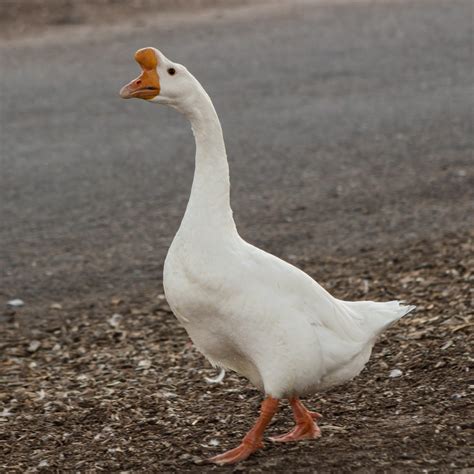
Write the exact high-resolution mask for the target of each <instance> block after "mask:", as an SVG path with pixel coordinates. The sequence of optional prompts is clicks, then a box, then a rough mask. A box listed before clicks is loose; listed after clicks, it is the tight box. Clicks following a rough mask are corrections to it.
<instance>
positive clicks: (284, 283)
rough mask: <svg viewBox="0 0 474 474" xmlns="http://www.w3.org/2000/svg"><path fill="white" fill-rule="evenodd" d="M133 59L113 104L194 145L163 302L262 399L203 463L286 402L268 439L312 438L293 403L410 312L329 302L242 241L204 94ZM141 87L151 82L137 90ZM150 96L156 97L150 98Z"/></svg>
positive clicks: (177, 68)
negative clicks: (155, 116)
mask: <svg viewBox="0 0 474 474" xmlns="http://www.w3.org/2000/svg"><path fill="white" fill-rule="evenodd" d="M136 59H137V61H138V63H139V64H140V65H141V67H142V69H143V73H142V75H141V76H140V77H139V78H138V79H137V80H135V81H132V82H131V83H130V84H128V85H127V86H125V87H124V88H123V89H122V91H121V95H122V97H124V98H128V97H139V98H144V99H146V100H148V101H150V102H157V103H165V104H167V105H170V106H172V107H174V108H176V109H177V110H178V111H180V112H181V113H183V114H184V115H185V116H186V117H187V118H188V119H189V121H190V122H191V126H192V129H193V133H194V136H195V140H196V160H195V174H194V180H193V185H192V190H191V196H190V199H189V202H188V206H187V208H186V212H185V215H184V217H183V220H182V223H181V225H180V228H179V230H178V232H177V234H176V236H175V238H174V240H173V242H172V245H171V247H170V249H169V252H168V255H167V257H166V261H165V266H164V274H163V284H164V288H165V294H166V298H167V300H168V302H169V304H170V307H171V309H172V310H173V313H174V314H175V315H176V317H177V318H178V320H179V321H180V322H181V324H182V325H183V326H184V327H185V328H186V331H187V332H188V334H189V336H190V337H191V339H192V340H193V342H194V344H195V345H196V347H197V348H198V349H199V350H200V351H201V352H202V353H203V354H204V355H205V356H206V357H207V358H208V359H209V361H210V362H211V363H212V364H214V365H216V366H220V367H223V368H228V369H231V370H234V371H236V372H238V373H239V374H241V375H243V376H245V377H246V378H248V379H249V380H250V381H251V382H252V383H253V384H254V385H255V386H256V387H258V388H259V389H260V390H262V391H263V392H264V393H265V395H266V396H267V398H266V400H265V401H264V403H263V404H262V412H261V415H260V418H259V420H258V422H257V424H256V425H255V427H254V428H253V430H251V431H250V432H249V434H248V435H247V436H246V438H244V441H243V442H242V444H241V446H239V447H238V448H236V449H235V450H232V451H231V452H228V453H225V454H224V455H221V456H218V457H216V458H214V459H213V461H214V462H217V463H220V464H225V463H233V462H237V461H240V460H242V459H245V458H246V457H247V456H248V455H250V454H251V452H253V451H255V450H256V449H258V447H259V446H260V444H261V437H262V435H263V431H262V430H263V429H264V428H265V426H266V424H267V423H268V421H269V420H267V418H268V416H270V415H271V416H273V414H274V412H275V411H276V409H277V408H276V407H277V406H278V403H276V402H275V400H279V399H281V398H289V399H290V401H291V403H292V407H293V411H294V414H295V419H296V421H297V426H296V428H295V430H293V432H291V433H289V434H288V435H285V436H283V437H280V439H275V440H276V441H289V440H296V439H307V437H308V436H310V437H317V436H319V429H318V428H317V425H316V424H315V423H314V420H315V419H317V418H318V416H319V415H317V414H314V413H311V412H309V411H307V410H306V409H305V408H304V407H303V406H302V405H301V402H299V398H298V397H299V396H301V395H306V394H311V393H315V392H318V391H321V390H324V389H326V388H328V387H331V386H334V385H337V384H340V383H343V382H346V381H347V380H350V379H351V378H353V377H355V376H356V375H357V374H359V373H360V371H361V370H362V369H363V368H364V366H365V364H366V363H367V361H368V359H369V357H370V353H371V350H372V347H373V344H374V342H375V340H376V338H377V336H378V335H379V334H380V333H381V332H382V331H383V330H384V329H385V328H386V327H388V326H389V325H390V324H392V323H393V322H394V321H396V320H398V319H399V318H401V317H402V316H403V315H404V314H406V313H408V312H409V311H411V310H412V309H413V308H414V307H412V306H404V305H401V304H400V303H399V302H397V301H392V302H387V303H377V302H372V301H362V302H349V301H341V300H338V299H336V298H334V297H333V296H331V295H330V294H329V293H328V292H327V291H326V290H325V289H324V288H322V287H321V286H320V285H319V284H318V283H317V282H316V281H314V280H313V279H312V278H311V277H310V276H308V275H307V274H306V273H304V272H303V271H301V270H300V269H298V268H296V267H295V266H293V265H291V264H289V263H287V262H285V261H283V260H281V259H279V258H277V257H275V256H273V255H271V254H269V253H267V252H265V251H263V250H261V249H258V248H256V247H254V246H253V245H251V244H249V243H247V242H246V241H245V240H244V239H242V238H241V237H240V236H239V234H238V232H237V229H236V226H235V223H234V220H233V217H232V210H231V207H230V198H229V192H230V183H229V169H228V163H227V157H226V151H225V145H224V140H223V135H222V129H221V126H220V123H219V119H218V117H217V114H216V111H215V109H214V107H213V105H212V102H211V100H210V98H209V96H208V95H207V93H206V92H205V91H204V89H203V88H202V86H201V85H200V84H199V83H198V81H197V80H196V79H195V78H194V77H193V76H192V75H191V74H190V73H189V72H188V71H187V70H186V68H184V67H183V66H181V65H178V64H175V63H172V62H171V61H169V60H168V59H167V58H166V57H165V56H164V55H163V54H162V53H161V52H159V51H158V50H156V49H154V48H145V49H143V50H140V51H138V52H137V53H136ZM155 72H156V77H155ZM144 83H145V84H152V85H147V86H146V89H145V88H143V84H144ZM153 88H154V89H153ZM153 90H154V91H157V94H156V95H154V96H152V97H150V95H152V93H151V92H150V91H153ZM141 94H143V97H141ZM275 403H276V405H275ZM268 414H270V415H268ZM308 414H309V415H308ZM271 416H270V418H271ZM266 417H267V418H266ZM309 420H311V422H310V421H309ZM309 423H311V426H310V424H309ZM262 427H263V428H262ZM298 430H299V431H298ZM288 437H289V438H288ZM249 439H250V440H251V441H252V442H249ZM249 446H250V447H249Z"/></svg>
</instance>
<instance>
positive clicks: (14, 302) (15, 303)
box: [7, 298, 25, 308]
mask: <svg viewBox="0 0 474 474" xmlns="http://www.w3.org/2000/svg"><path fill="white" fill-rule="evenodd" d="M7 305H8V306H10V307H11V308H21V307H22V306H24V305H25V302H24V301H23V300H20V299H19V298H15V299H13V300H10V301H9V302H8V303H7Z"/></svg>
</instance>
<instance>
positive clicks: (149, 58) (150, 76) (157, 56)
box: [120, 47, 199, 109]
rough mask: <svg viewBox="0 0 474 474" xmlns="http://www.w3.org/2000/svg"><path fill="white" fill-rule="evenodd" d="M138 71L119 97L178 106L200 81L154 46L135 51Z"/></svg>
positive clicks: (195, 88) (190, 94)
mask: <svg viewBox="0 0 474 474" xmlns="http://www.w3.org/2000/svg"><path fill="white" fill-rule="evenodd" d="M135 60H136V61H137V63H138V65H139V66H140V68H141V70H142V72H141V74H140V75H139V76H138V77H137V78H135V79H133V81H130V82H129V83H128V84H126V85H125V86H123V87H122V89H120V97H122V99H133V98H134V99H144V100H146V101H148V102H154V103H157V104H166V105H170V106H172V107H175V108H177V109H179V108H180V106H181V105H184V104H185V103H186V102H187V100H188V98H189V97H191V96H192V95H193V94H194V93H195V91H196V90H197V89H198V88H199V83H198V82H197V81H196V79H195V78H194V77H193V76H192V74H190V73H189V71H188V70H187V69H186V68H185V67H184V66H183V65H181V64H177V63H174V62H172V61H170V60H169V59H168V58H167V57H166V56H165V55H164V54H163V53H162V52H161V51H158V50H157V49H156V48H151V47H150V48H142V49H139V50H138V51H137V52H136V53H135Z"/></svg>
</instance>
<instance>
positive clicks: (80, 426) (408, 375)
mask: <svg viewBox="0 0 474 474" xmlns="http://www.w3.org/2000/svg"><path fill="white" fill-rule="evenodd" d="M472 251H473V241H472V235H463V236H458V235H456V236H446V237H445V238H444V239H440V240H437V241H435V242H429V241H426V240H422V241H419V242H416V243H413V244H411V245H409V246H405V247H401V248H399V249H394V250H393V251H391V252H390V253H386V252H380V251H375V250H370V251H365V252H364V251H362V252H361V253H360V254H358V255H357V256H353V257H340V258H335V257H324V258H321V259H318V260H303V261H300V262H298V263H299V264H300V265H301V266H302V267H303V268H304V269H305V270H306V271H308V272H309V273H310V274H311V275H313V276H314V277H315V278H317V279H318V280H319V281H320V282H321V283H322V284H323V285H324V286H325V287H326V288H327V289H329V290H330V291H331V292H332V293H333V294H335V295H336V296H337V297H340V298H345V299H362V298H370V299H375V300H386V299H391V298H400V299H409V301H410V303H415V304H417V305H418V309H417V311H416V313H414V314H412V315H410V316H408V317H406V318H404V319H403V320H401V321H400V322H399V323H398V324H396V325H395V326H394V327H392V328H391V329H390V330H388V331H387V332H386V333H385V334H384V335H383V336H382V337H381V339H380V341H379V342H378V343H377V345H376V346H375V349H374V352H373V356H372V358H371V361H370V363H369V364H368V367H367V369H366V370H364V371H363V372H362V374H361V375H360V376H359V377H358V378H356V379H355V380H354V381H352V382H351V383H348V384H346V385H344V386H343V387H338V388H337V389H333V390H331V391H329V392H326V393H323V394H321V395H318V396H315V397H314V398H312V399H310V400H308V406H310V407H312V408H316V409H317V410H318V411H320V412H322V414H323V417H324V418H323V421H322V423H321V429H322V432H323V437H322V438H321V439H320V440H317V441H311V442H300V443H297V444H288V445H284V446H282V445H277V446H274V445H272V444H271V443H270V442H267V443H266V447H265V449H264V450H263V451H261V452H259V453H258V454H256V455H255V456H253V457H252V458H251V459H250V460H247V461H246V462H244V463H243V464H241V465H239V466H238V467H235V468H232V467H227V468H218V467H215V466H210V465H207V464H203V460H204V459H206V457H208V456H210V455H213V454H216V453H218V452H220V451H223V450H224V449H227V448H230V447H232V446H234V445H235V444H237V443H238V441H239V439H240V437H241V436H242V435H243V434H244V433H245V431H246V430H247V429H248V428H249V426H250V425H251V423H252V422H253V420H254V418H255V417H256V414H257V410H258V405H259V403H260V399H261V395H260V394H259V393H258V392H257V391H256V390H254V389H253V388H252V387H251V386H249V385H247V384H246V381H245V380H244V379H240V378H239V377H237V376H236V375H234V374H230V373H229V374H227V376H226V377H225V379H224V381H223V382H222V383H221V384H218V385H209V384H208V383H207V382H206V381H205V380H204V377H206V376H208V377H209V376H212V375H214V373H215V372H214V371H213V369H212V368H211V367H210V366H209V364H207V362H206V361H205V360H204V359H203V358H202V356H201V355H200V354H199V353H198V352H197V351H196V350H195V349H194V348H193V346H192V344H191V343H190V341H189V340H188V337H187V336H186V333H185V332H184V330H183V329H182V328H181V327H180V326H179V325H178V323H177V321H176V320H175V318H174V317H173V316H172V314H171V312H170V310H169V307H168V306H167V304H166V302H165V300H164V297H163V295H162V294H157V292H156V289H155V287H154V286H153V288H149V290H148V291H146V292H145V293H140V294H139V295H138V294H137V295H132V294H125V295H121V294H117V295H116V296H115V297H114V298H113V299H111V300H100V299H99V300H96V301H85V300H84V301H82V303H81V304H79V305H76V306H71V307H69V306H62V305H60V304H54V303H53V304H52V305H51V306H49V307H43V308H35V309H32V310H30V309H29V308H28V306H24V307H23V308H20V309H16V310H13V309H9V310H7V311H6V312H5V314H4V315H3V317H2V326H1V332H2V334H4V335H6V337H5V339H4V341H5V342H4V343H3V347H2V367H3V372H4V381H3V383H4V387H5V388H6V390H5V391H3V393H2V395H1V401H2V404H3V411H2V412H0V421H1V425H0V426H1V427H2V441H3V444H2V448H1V449H2V451H3V453H2V455H1V459H2V460H1V461H0V467H1V468H2V470H5V471H18V472H36V471H54V470H57V469H60V470H80V471H91V470H92V471H108V472H110V471H119V470H121V471H154V472H176V471H179V472H186V471H198V470H199V471H200V472H202V471H208V470H209V471H220V470H222V471H223V472H225V471H231V470H236V471H238V470H244V471H246V472H262V471H283V470H284V471H286V472H315V471H318V472H328V471H334V472H341V471H344V470H349V469H350V470H356V469H361V470H363V471H364V472H366V471H367V470H381V469H388V468H390V469H399V470H401V471H403V472H408V471H421V470H423V472H438V471H454V470H457V469H460V468H467V467H470V466H471V467H472V466H474V459H473V457H472V451H471V450H470V448H469V444H470V442H472V432H473V424H472V421H470V420H469V409H470V408H471V409H472V406H470V402H469V394H468V390H469V380H468V379H469V376H470V374H469V365H470V363H471V362H472V360H473V359H472V358H471V357H470V355H469V349H470V346H471V345H472V342H473V337H472V336H473V333H472V325H473V321H472V319H471V318H472V306H471V302H472V296H473V295H472V281H473V279H474V273H473V268H474V265H473V264H474V261H473V259H472V255H473V252H472ZM394 370H397V371H399V372H398V373H395V375H399V376H397V377H391V376H390V374H392V375H394V373H393V372H392V371H394ZM471 378H472V376H471ZM470 383H471V384H472V381H471V382H470ZM470 387H471V388H472V385H471V386H470ZM471 413H472V410H471ZM290 425H291V416H290V413H289V410H288V408H285V409H284V410H283V411H282V412H281V413H280V414H279V416H278V417H277V420H276V421H275V422H274V424H273V425H272V426H271V427H270V429H269V433H270V432H271V433H279V432H283V431H284V430H285V429H288V428H289V427H290Z"/></svg>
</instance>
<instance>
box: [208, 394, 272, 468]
mask: <svg viewBox="0 0 474 474" xmlns="http://www.w3.org/2000/svg"><path fill="white" fill-rule="evenodd" d="M278 403H279V401H278V399H276V398H272V397H267V398H266V399H265V400H264V401H263V402H262V407H261V409H260V416H259V418H258V420H257V422H256V423H255V425H254V427H253V428H252V429H251V430H250V431H249V432H248V433H247V434H246V435H245V437H244V439H243V440H242V442H241V443H240V445H239V446H237V447H236V448H234V449H231V450H230V451H227V452H225V453H224V454H220V455H218V456H214V457H212V458H210V459H209V462H212V463H214V464H219V465H222V464H235V463H238V462H240V461H243V460H244V459H247V458H248V457H249V456H250V455H251V454H252V453H253V452H255V451H257V449H260V448H263V432H264V431H265V428H266V427H267V425H268V424H269V423H270V421H271V419H272V418H273V415H275V413H276V412H277V410H278Z"/></svg>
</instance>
